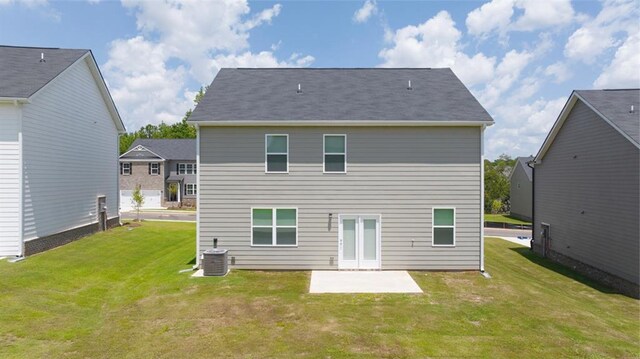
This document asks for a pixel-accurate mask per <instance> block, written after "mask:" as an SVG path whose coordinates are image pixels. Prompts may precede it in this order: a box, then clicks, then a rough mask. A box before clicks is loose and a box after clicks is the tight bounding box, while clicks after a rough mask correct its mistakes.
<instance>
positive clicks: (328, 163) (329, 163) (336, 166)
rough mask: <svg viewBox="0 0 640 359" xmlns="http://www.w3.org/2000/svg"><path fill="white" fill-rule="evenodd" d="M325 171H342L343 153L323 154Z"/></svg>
mask: <svg viewBox="0 0 640 359" xmlns="http://www.w3.org/2000/svg"><path fill="white" fill-rule="evenodd" d="M324 170H325V172H344V155H325V156H324Z"/></svg>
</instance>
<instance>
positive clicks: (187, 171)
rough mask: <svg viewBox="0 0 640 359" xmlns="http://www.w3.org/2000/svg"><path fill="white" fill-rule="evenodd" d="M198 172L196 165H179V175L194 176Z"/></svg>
mask: <svg viewBox="0 0 640 359" xmlns="http://www.w3.org/2000/svg"><path fill="white" fill-rule="evenodd" d="M197 172H198V169H197V168H196V164H195V163H178V174H179V175H194V174H196V173H197Z"/></svg>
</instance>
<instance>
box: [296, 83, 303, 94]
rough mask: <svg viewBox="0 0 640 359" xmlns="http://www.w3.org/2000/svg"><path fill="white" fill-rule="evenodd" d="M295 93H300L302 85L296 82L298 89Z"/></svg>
mask: <svg viewBox="0 0 640 359" xmlns="http://www.w3.org/2000/svg"><path fill="white" fill-rule="evenodd" d="M296 92H297V93H302V86H300V84H298V91H296Z"/></svg>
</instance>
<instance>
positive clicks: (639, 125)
mask: <svg viewBox="0 0 640 359" xmlns="http://www.w3.org/2000/svg"><path fill="white" fill-rule="evenodd" d="M576 93H577V94H578V95H579V96H580V97H582V98H583V99H584V100H585V101H586V102H588V103H589V104H590V105H591V106H593V107H594V108H595V109H596V110H598V112H600V113H601V114H602V115H603V116H604V117H606V118H607V119H608V120H609V121H611V122H612V123H613V125H614V126H616V127H617V128H618V129H620V131H622V132H624V133H625V134H627V135H628V136H629V137H631V138H632V139H633V140H634V141H636V143H640V89H628V90H576ZM632 105H633V107H634V112H631V106H632Z"/></svg>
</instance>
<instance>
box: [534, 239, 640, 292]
mask: <svg viewBox="0 0 640 359" xmlns="http://www.w3.org/2000/svg"><path fill="white" fill-rule="evenodd" d="M532 249H533V251H534V252H535V253H537V254H538V255H542V246H541V245H538V244H535V243H534V245H533V248H532ZM547 259H549V260H551V261H553V262H556V263H558V264H561V265H563V266H565V267H568V268H571V269H572V270H574V271H575V272H577V273H580V274H582V275H583V276H585V277H587V278H589V279H592V280H594V281H596V282H598V283H600V284H602V285H605V286H607V287H609V288H612V289H614V290H615V291H617V292H620V293H621V294H624V295H626V296H629V297H632V298H636V299H640V286H639V285H638V284H635V283H632V282H629V281H628V280H625V279H622V278H620V277H618V276H615V275H613V274H610V273H607V272H605V271H603V270H600V269H598V268H595V267H593V266H590V265H588V264H586V263H583V262H580V261H578V260H576V259H573V258H571V257H567V256H565V255H564V254H560V253H558V252H556V251H554V250H550V251H549V253H547Z"/></svg>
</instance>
